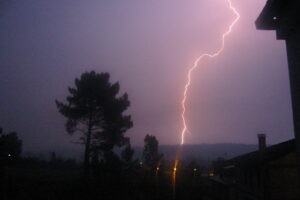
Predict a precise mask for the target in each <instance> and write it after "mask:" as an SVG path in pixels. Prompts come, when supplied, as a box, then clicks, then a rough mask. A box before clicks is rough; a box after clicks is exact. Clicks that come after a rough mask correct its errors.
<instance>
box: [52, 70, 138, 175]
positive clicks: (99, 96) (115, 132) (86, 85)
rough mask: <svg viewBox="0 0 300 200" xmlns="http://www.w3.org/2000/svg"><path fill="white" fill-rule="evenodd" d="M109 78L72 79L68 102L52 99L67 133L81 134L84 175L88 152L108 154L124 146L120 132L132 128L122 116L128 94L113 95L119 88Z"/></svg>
mask: <svg viewBox="0 0 300 200" xmlns="http://www.w3.org/2000/svg"><path fill="white" fill-rule="evenodd" d="M109 77H110V76H109V74H108V73H100V74H99V73H95V72H94V71H91V72H86V73H83V74H82V75H81V77H80V79H78V78H76V79H75V88H69V92H70V95H69V96H68V97H67V98H66V100H67V102H68V103H67V104H64V103H62V102H59V101H57V100H56V105H57V108H58V110H59V112H60V113H61V114H62V115H63V116H65V117H66V118H67V122H66V124H65V127H66V130H67V132H68V133H69V134H73V133H74V132H80V133H81V134H82V135H81V137H80V139H81V141H82V142H83V144H84V145H85V153H84V166H85V174H86V175H87V174H88V173H89V163H90V155H91V151H98V150H100V151H102V152H108V151H111V150H112V149H113V147H114V146H115V145H117V146H122V145H124V144H126V143H128V141H129V140H128V138H126V137H124V133H125V132H126V130H127V129H129V128H131V127H132V125H133V123H132V121H131V117H130V116H129V115H124V114H123V112H124V111H125V110H126V109H127V108H128V106H129V104H130V103H129V100H128V95H127V94H126V93H125V94H123V95H121V96H117V95H118V93H119V89H120V85H119V83H118V82H116V83H114V84H111V83H110V82H109Z"/></svg>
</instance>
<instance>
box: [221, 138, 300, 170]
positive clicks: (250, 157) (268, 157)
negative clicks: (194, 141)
mask: <svg viewBox="0 0 300 200" xmlns="http://www.w3.org/2000/svg"><path fill="white" fill-rule="evenodd" d="M295 151H296V144H295V139H292V140H288V141H286V142H282V143H279V144H276V145H272V146H270V147H267V148H266V149H265V151H264V153H263V154H262V152H260V151H259V150H257V151H253V152H251V153H248V154H244V155H241V156H238V157H235V158H232V159H230V160H228V161H227V162H226V163H227V164H231V165H235V166H245V167H249V166H255V165H260V164H263V163H267V162H269V161H272V160H276V159H277V158H280V157H282V156H284V155H286V154H289V153H291V152H295ZM262 155H263V156H262Z"/></svg>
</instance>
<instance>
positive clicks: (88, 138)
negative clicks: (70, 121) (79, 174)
mask: <svg viewBox="0 0 300 200" xmlns="http://www.w3.org/2000/svg"><path fill="white" fill-rule="evenodd" d="M91 130H92V127H91V125H90V124H89V126H88V132H87V136H86V142H85V152H84V175H85V177H89V174H90V144H91V134H92V131H91Z"/></svg>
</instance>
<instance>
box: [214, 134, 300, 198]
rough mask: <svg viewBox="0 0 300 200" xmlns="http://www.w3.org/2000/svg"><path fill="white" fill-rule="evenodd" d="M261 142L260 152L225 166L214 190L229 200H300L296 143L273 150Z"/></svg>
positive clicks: (225, 163)
mask: <svg viewBox="0 0 300 200" xmlns="http://www.w3.org/2000/svg"><path fill="white" fill-rule="evenodd" d="M258 139H259V145H258V146H259V149H258V150H257V151H254V152H250V153H248V154H244V155H241V156H238V157H235V158H232V159H230V160H227V161H225V162H224V164H223V169H222V170H221V171H220V172H219V174H218V176H216V177H214V178H213V179H212V181H214V184H213V186H214V187H216V189H217V191H219V192H218V193H219V194H220V193H223V194H221V196H222V195H223V199H225V198H224V197H226V199H229V200H282V199H284V200H296V199H300V190H299V185H298V179H297V162H296V145H295V139H293V140H289V141H286V142H282V143H279V144H276V145H272V146H270V147H267V146H266V142H265V141H266V139H265V135H264V134H259V135H258Z"/></svg>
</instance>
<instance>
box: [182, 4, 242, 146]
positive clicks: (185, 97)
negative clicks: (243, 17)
mask: <svg viewBox="0 0 300 200" xmlns="http://www.w3.org/2000/svg"><path fill="white" fill-rule="evenodd" d="M226 1H227V3H228V6H229V9H230V10H232V11H233V13H234V14H235V16H236V18H235V19H234V21H233V22H232V23H231V24H230V26H229V27H228V29H227V31H226V32H225V33H223V35H222V45H221V47H220V48H219V49H218V50H217V51H216V52H214V53H212V54H209V53H204V54H202V55H200V56H199V57H198V58H197V59H196V60H195V62H194V65H193V66H192V67H191V68H190V69H189V71H188V74H187V82H186V84H185V87H184V92H183V99H182V101H181V107H182V113H181V118H182V123H183V128H182V131H181V145H183V144H184V136H185V133H186V132H187V131H188V128H187V123H186V118H185V113H186V106H185V103H186V100H187V93H188V90H189V88H190V85H191V81H192V79H191V75H192V73H193V71H194V70H195V69H196V68H197V67H198V66H199V63H200V61H201V60H202V59H203V58H205V57H209V58H214V57H217V56H218V55H220V53H221V52H222V51H223V50H224V47H225V38H226V37H227V36H228V35H229V34H230V33H231V31H232V28H233V27H234V25H235V24H236V23H237V21H238V20H239V19H240V14H239V13H238V11H237V10H236V9H235V8H234V7H233V5H232V3H231V0H226Z"/></svg>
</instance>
